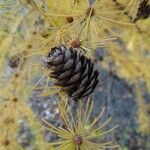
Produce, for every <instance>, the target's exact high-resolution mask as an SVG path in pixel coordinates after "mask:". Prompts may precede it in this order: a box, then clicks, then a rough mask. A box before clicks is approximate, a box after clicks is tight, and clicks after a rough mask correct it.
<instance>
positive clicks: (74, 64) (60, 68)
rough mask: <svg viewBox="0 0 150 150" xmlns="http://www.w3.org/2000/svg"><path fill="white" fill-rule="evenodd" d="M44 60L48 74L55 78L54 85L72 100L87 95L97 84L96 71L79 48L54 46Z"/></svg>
mask: <svg viewBox="0 0 150 150" xmlns="http://www.w3.org/2000/svg"><path fill="white" fill-rule="evenodd" d="M44 60H45V62H46V66H47V67H48V68H49V69H50V73H49V76H50V77H52V78H54V79H55V82H54V85H56V86H60V87H61V90H62V91H63V92H65V93H67V94H68V96H69V97H72V98H73V99H74V100H77V99H80V98H82V97H85V96H88V95H89V94H91V93H92V92H93V91H94V89H95V87H96V86H97V84H98V74H99V73H98V71H97V70H95V69H94V64H93V63H92V62H91V60H90V59H88V58H87V57H85V56H84V55H83V53H81V51H80V49H79V48H72V47H70V48H67V47H66V46H64V45H60V46H58V47H54V48H52V49H51V51H50V52H49V54H48V56H47V57H46V58H45V59H44Z"/></svg>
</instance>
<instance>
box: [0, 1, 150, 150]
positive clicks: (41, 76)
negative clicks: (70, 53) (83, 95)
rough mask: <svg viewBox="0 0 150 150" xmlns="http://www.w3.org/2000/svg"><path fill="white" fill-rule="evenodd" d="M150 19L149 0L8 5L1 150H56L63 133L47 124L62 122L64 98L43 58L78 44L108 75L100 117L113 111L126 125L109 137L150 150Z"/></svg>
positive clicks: (125, 148)
mask: <svg viewBox="0 0 150 150" xmlns="http://www.w3.org/2000/svg"><path fill="white" fill-rule="evenodd" d="M89 8H90V10H91V8H93V10H94V11H93V10H92V11H90V13H89V12H88V10H89ZM149 16H150V1H149V0H112V1H111V0H110V1H107V2H106V1H104V0H97V1H96V2H95V1H94V0H93V1H90V2H88V1H87V0H81V1H80V0H74V1H73V0H64V1H59V0H0V81H1V82H0V150H20V149H27V150H47V149H52V148H51V147H50V146H49V145H48V144H47V143H48V142H52V141H55V140H57V136H56V135H55V134H53V133H51V132H49V131H47V130H45V129H44V128H43V127H41V125H40V124H41V119H43V118H44V119H45V120H47V121H49V122H50V123H51V124H53V125H54V126H56V127H57V126H59V125H60V120H59V119H58V116H59V109H58V107H57V106H58V101H59V99H60V98H59V95H58V93H57V92H58V91H57V89H56V88H54V87H53V82H52V79H50V78H48V76H47V74H46V73H45V72H46V71H45V69H44V67H43V62H42V57H43V56H45V55H46V54H47V53H48V51H49V50H50V49H51V48H52V47H54V46H57V45H59V44H61V43H64V44H66V45H67V46H72V43H73V42H74V41H75V42H77V44H79V47H80V48H82V49H83V52H85V55H87V57H90V58H91V59H92V60H93V61H94V62H95V64H96V66H97V68H98V69H99V72H100V75H99V80H100V85H99V86H98V87H97V88H96V90H95V91H94V93H93V94H92V99H93V102H94V109H93V114H92V115H93V117H94V116H96V115H97V114H98V113H99V112H100V111H101V110H102V108H103V107H104V106H105V107H106V111H105V115H104V118H107V117H110V116H111V117H112V121H111V123H110V125H109V126H110V127H112V126H114V125H116V124H119V127H118V128H117V129H116V130H115V131H114V132H113V133H110V134H108V135H107V137H106V138H107V139H110V138H111V139H113V141H114V142H115V143H118V144H119V145H120V149H121V150H149V149H150V67H149V64H150V18H149ZM101 121H103V119H102V120H100V121H99V122H101Z"/></svg>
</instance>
